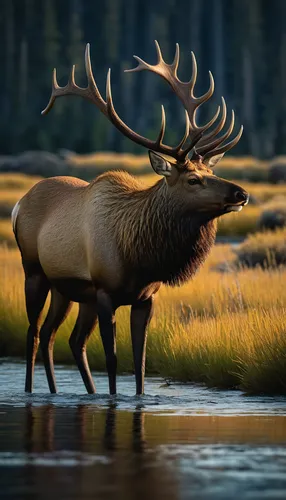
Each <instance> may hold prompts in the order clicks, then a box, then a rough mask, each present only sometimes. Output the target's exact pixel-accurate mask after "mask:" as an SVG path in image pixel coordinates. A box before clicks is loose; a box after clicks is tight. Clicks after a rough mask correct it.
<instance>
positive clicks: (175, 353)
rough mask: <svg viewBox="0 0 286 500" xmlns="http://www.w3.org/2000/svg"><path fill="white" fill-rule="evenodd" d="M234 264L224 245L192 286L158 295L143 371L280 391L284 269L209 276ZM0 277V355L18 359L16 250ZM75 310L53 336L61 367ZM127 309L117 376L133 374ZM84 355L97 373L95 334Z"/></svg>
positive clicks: (99, 355)
mask: <svg viewBox="0 0 286 500" xmlns="http://www.w3.org/2000/svg"><path fill="white" fill-rule="evenodd" d="M234 258H235V256H234V254H233V252H232V250H231V248H230V246H228V245H218V246H216V247H215V248H214V249H213V251H212V253H211V255H210V256H209V258H208V260H207V262H206V264H205V265H204V266H203V268H202V269H201V270H200V272H199V273H198V275H197V276H196V277H195V279H194V280H193V281H192V282H190V283H189V284H187V285H185V286H183V287H181V288H166V287H163V288H162V289H161V291H160V292H159V294H158V296H157V300H156V306H155V315H154V319H153V320H152V323H151V326H150V332H149V338H148V359H147V371H148V372H149V373H150V372H156V373H159V374H161V375H162V376H165V377H167V378H174V379H178V380H184V381H196V382H205V383H206V384H208V385H209V386H217V387H234V386H240V387H241V388H242V389H245V390H247V391H254V392H268V393H273V392H277V393H285V392H286V286H285V283H286V268H281V269H280V270H277V269H276V270H274V269H273V270H262V269H261V268H257V269H241V270H239V271H238V270H237V271H235V272H230V273H223V274H222V273H219V272H217V271H213V270H212V269H213V268H214V266H215V265H216V264H217V263H219V262H222V261H231V260H233V259H234ZM0 274H1V288H0V352H1V354H2V355H9V356H12V355H17V356H24V354H25V339H26V328H27V319H26V314H25V307H24V293H23V273H22V269H21V263H20V256H19V253H18V251H15V250H8V249H4V248H2V249H1V250H0ZM76 309H77V307H76V306H74V307H73V310H72V313H71V315H70V316H69V318H68V319H67V321H66V322H65V323H64V324H63V325H62V327H61V329H60V331H59V332H58V335H57V341H56V349H55V351H56V360H57V361H58V362H61V363H65V362H71V361H72V356H71V354H70V350H69V347H68V336H69V334H70V332H71V329H72V326H73V324H74V321H75V318H76ZM186 309H187V311H188V310H190V311H191V313H190V314H186ZM128 311H129V308H126V307H125V308H121V309H120V310H119V311H118V312H117V320H118V359H119V371H121V372H126V371H132V369H133V363H132V353H131V346H130V332H129V318H128ZM88 355H89V360H90V364H91V366H92V368H93V369H98V370H102V369H104V365H105V361H104V355H103V349H102V345H101V341H100V337H99V333H98V330H97V329H96V330H95V332H94V333H93V335H92V337H91V339H90V342H89V346H88Z"/></svg>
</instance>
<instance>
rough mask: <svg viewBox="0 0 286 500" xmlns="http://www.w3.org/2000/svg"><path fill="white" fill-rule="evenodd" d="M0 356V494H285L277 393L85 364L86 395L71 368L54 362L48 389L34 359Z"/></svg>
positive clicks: (285, 429) (285, 423) (283, 416)
mask: <svg viewBox="0 0 286 500" xmlns="http://www.w3.org/2000/svg"><path fill="white" fill-rule="evenodd" d="M24 375H25V366H24V364H23V363H15V362H12V361H10V360H3V361H2V362H0V498H1V499H2V498H3V500H4V499H5V500H6V499H8V500H9V499H16V498H17V499H29V500H30V499H49V500H51V499H53V498H54V499H55V500H56V499H58V498H59V499H68V500H70V499H80V500H85V499H101V498H102V499H113V498H116V499H124V500H130V499H136V500H139V499H141V498H142V499H147V500H153V499H154V500H156V499H160V498H164V499H176V500H177V499H178V500H179V499H228V500H230V499H265V498H267V499H272V498H273V499H278V498H279V499H280V498H281V499H282V498H283V499H285V498H286V398H285V397H277V396H276V397H273V398H271V397H265V396H259V397H258V396H256V397H254V396H245V395H243V394H242V393H240V392H238V391H216V390H210V389H206V388H204V387H202V386H197V385H196V386H193V385H171V386H168V385H166V384H165V383H164V380H162V379H160V378H148V379H147V381H146V387H145V390H146V395H145V396H143V397H136V396H134V392H135V381H134V377H133V376H120V377H119V378H118V392H119V395H118V396H116V397H110V396H108V394H107V377H106V375H105V374H99V373H94V374H93V375H94V379H95V382H96V385H97V391H98V394H96V395H92V396H90V395H86V394H85V392H84V387H83V384H82V382H81V379H80V375H79V373H78V372H77V370H75V369H72V368H70V367H69V368H64V367H56V376H57V382H58V389H59V391H60V392H59V394H56V395H50V394H49V393H48V387H47V382H46V379H45V374H44V370H43V367H42V366H41V365H37V367H36V373H35V393H34V394H33V395H26V394H25V393H24V391H23V385H24Z"/></svg>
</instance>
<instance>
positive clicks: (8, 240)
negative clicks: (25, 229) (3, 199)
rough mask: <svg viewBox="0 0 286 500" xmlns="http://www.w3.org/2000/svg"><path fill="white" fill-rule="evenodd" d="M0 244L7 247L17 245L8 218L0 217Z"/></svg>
mask: <svg viewBox="0 0 286 500" xmlns="http://www.w3.org/2000/svg"><path fill="white" fill-rule="evenodd" d="M0 244H5V245H6V246H8V247H9V248H11V247H15V248H16V246H17V245H16V240H15V237H14V233H13V230H12V225H11V221H10V219H3V220H1V219H0ZM0 248H1V247H0Z"/></svg>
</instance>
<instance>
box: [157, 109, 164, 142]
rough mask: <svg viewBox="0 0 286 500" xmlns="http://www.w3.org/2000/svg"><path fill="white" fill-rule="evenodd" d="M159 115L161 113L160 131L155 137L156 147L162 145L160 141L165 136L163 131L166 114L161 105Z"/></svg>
mask: <svg viewBox="0 0 286 500" xmlns="http://www.w3.org/2000/svg"><path fill="white" fill-rule="evenodd" d="M161 113H162V116H161V129H160V132H159V135H158V137H157V141H156V143H157V144H158V146H161V145H162V141H163V137H164V135H165V129H166V113H165V108H164V106H163V104H162V105H161Z"/></svg>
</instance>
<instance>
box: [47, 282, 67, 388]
mask: <svg viewBox="0 0 286 500" xmlns="http://www.w3.org/2000/svg"><path fill="white" fill-rule="evenodd" d="M71 305H72V303H71V302H70V300H69V299H67V298H65V297H64V296H63V295H61V294H60V293H59V292H58V291H57V290H56V289H55V288H54V287H53V288H52V289H51V303H50V308H49V311H48V314H47V317H46V319H45V321H44V324H43V326H42V328H41V330H40V346H41V351H42V356H43V361H44V365H45V370H46V375H47V380H48V384H49V389H50V392H51V393H56V392H57V388H56V380H55V373H54V359H53V352H54V343H55V337H56V333H57V330H58V328H59V327H60V325H61V324H62V323H63V322H64V320H65V319H66V317H67V315H68V313H69V311H70V308H71Z"/></svg>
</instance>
